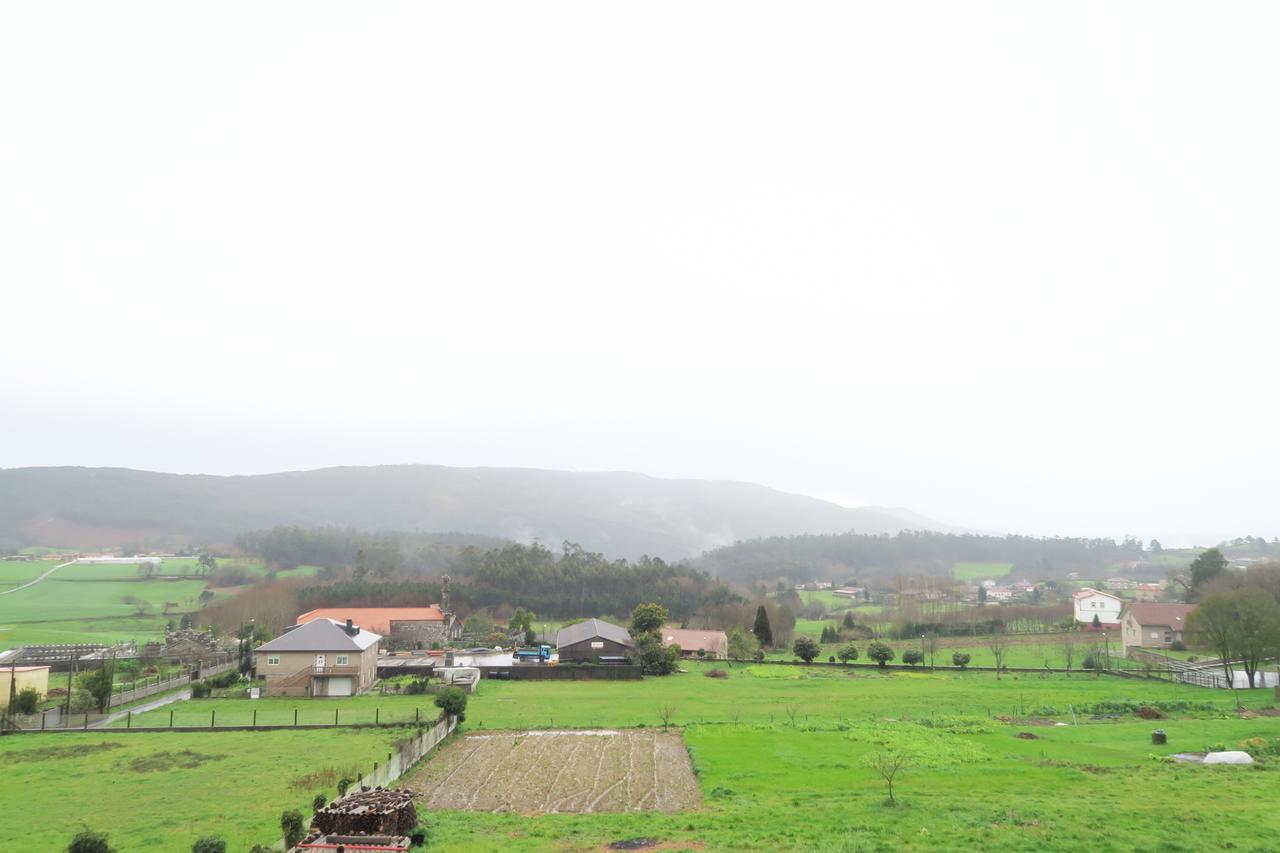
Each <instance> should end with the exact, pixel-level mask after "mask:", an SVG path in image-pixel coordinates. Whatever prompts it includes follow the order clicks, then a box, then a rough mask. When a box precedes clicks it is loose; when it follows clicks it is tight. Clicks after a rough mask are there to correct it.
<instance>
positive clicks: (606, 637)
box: [556, 619, 636, 663]
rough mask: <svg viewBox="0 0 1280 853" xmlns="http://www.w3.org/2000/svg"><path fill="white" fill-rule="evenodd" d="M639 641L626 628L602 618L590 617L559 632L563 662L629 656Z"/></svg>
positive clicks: (558, 639) (561, 660)
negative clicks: (633, 638) (632, 637)
mask: <svg viewBox="0 0 1280 853" xmlns="http://www.w3.org/2000/svg"><path fill="white" fill-rule="evenodd" d="M635 645H636V644H635V641H634V640H632V639H631V634H630V632H628V631H627V629H626V628H623V627H622V626H621V625H614V624H612V623H610V622H605V621H604V620H602V619H587V620H586V621H584V622H579V623H578V624H576V625H570V626H569V627H567V628H561V629H560V630H559V631H558V632H556V649H557V651H558V652H559V654H560V662H561V663H579V662H584V661H597V660H600V659H603V658H615V659H616V658H620V657H621V658H625V657H626V655H627V653H628V652H629V651H631V650H632V649H634V648H635Z"/></svg>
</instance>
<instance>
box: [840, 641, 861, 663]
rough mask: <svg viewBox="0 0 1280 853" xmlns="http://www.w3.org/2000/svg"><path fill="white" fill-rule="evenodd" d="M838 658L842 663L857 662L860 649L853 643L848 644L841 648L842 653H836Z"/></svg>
mask: <svg viewBox="0 0 1280 853" xmlns="http://www.w3.org/2000/svg"><path fill="white" fill-rule="evenodd" d="M836 657H838V658H840V663H848V662H849V661H851V660H857V659H858V647H857V646H855V645H854V644H853V643H847V644H845V645H843V646H841V647H840V651H838V652H836Z"/></svg>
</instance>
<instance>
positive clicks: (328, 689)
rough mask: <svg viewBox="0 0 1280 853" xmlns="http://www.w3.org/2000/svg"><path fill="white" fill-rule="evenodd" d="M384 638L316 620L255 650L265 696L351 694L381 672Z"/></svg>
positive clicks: (326, 620)
mask: <svg viewBox="0 0 1280 853" xmlns="http://www.w3.org/2000/svg"><path fill="white" fill-rule="evenodd" d="M381 639H382V637H381V636H380V635H378V634H375V633H373V632H371V631H365V630H363V629H362V628H360V627H359V626H358V625H355V624H353V623H351V622H347V623H345V624H344V623H339V622H336V621H334V620H332V619H314V620H312V621H310V622H307V623H305V624H302V625H296V626H294V627H293V628H291V629H289V630H288V631H286V632H285V633H283V634H281V635H280V636H279V637H276V638H275V639H274V640H272V641H271V642H269V643H264V644H263V645H261V646H258V648H256V649H254V652H253V655H254V664H255V670H254V671H255V674H256V676H257V678H258V682H259V684H260V685H261V687H262V688H263V690H264V692H265V693H266V695H267V696H311V697H321V696H353V695H355V694H357V693H362V692H364V691H365V690H367V689H368V688H369V686H370V685H371V684H373V682H374V680H375V679H376V678H377V674H378V641H379V640H381Z"/></svg>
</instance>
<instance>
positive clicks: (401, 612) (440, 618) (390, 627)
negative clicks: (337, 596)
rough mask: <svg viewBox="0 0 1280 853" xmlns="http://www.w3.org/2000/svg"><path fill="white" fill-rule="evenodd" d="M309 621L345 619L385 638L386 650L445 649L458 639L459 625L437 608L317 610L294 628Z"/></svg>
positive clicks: (341, 620) (341, 608)
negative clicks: (432, 645) (437, 644)
mask: <svg viewBox="0 0 1280 853" xmlns="http://www.w3.org/2000/svg"><path fill="white" fill-rule="evenodd" d="M313 619H334V620H336V621H339V622H346V621H347V620H348V619H350V620H351V621H353V622H355V623H356V624H357V625H360V626H361V627H363V628H366V629H367V630H369V631H372V632H373V633H375V634H381V635H382V636H383V637H385V638H386V642H387V647H388V648H390V649H398V650H403V649H429V648H431V644H432V643H440V644H441V645H448V644H449V643H450V642H452V641H454V640H458V639H461V637H462V621H461V620H460V619H458V617H457V616H455V615H454V614H452V613H447V612H445V611H443V610H441V609H440V608H439V607H436V606H435V605H432V606H430V607H321V608H318V609H316V610H309V611H307V612H306V613H303V614H302V615H301V616H299V617H298V620H297V624H299V625H302V624H303V623H306V622H310V621H312V620H313Z"/></svg>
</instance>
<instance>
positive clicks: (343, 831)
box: [311, 788, 418, 835]
mask: <svg viewBox="0 0 1280 853" xmlns="http://www.w3.org/2000/svg"><path fill="white" fill-rule="evenodd" d="M417 825H418V810H417V809H416V808H415V807H414V805H413V791H410V790H407V789H404V788H400V789H390V788H373V789H372V790H364V789H362V790H359V791H353V792H351V793H349V794H347V795H346V796H345V797H343V798H342V799H340V800H335V801H334V802H332V803H330V804H329V805H327V806H325V807H324V808H322V809H321V810H320V811H318V812H316V815H315V817H313V818H312V819H311V829H312V830H318V831H320V832H322V833H325V834H328V835H335V834H336V835H408V834H409V833H410V832H412V831H413V828H414V827H416V826H417Z"/></svg>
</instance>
